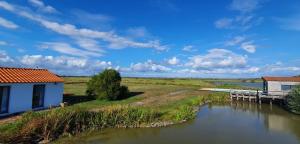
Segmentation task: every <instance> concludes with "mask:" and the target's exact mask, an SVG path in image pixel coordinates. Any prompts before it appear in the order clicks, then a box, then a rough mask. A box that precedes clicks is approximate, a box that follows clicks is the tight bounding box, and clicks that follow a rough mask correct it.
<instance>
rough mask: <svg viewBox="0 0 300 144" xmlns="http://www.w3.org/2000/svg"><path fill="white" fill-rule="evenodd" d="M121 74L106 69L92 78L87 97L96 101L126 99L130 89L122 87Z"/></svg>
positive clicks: (88, 85)
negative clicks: (91, 97)
mask: <svg viewBox="0 0 300 144" xmlns="http://www.w3.org/2000/svg"><path fill="white" fill-rule="evenodd" d="M121 80H122V78H121V76H120V73H119V72H118V71H116V70H113V69H106V70H104V71H103V72H102V73H99V74H97V75H95V76H93V77H92V79H91V80H90V81H89V82H88V84H87V91H86V93H87V95H89V96H93V97H95V98H96V99H106V100H117V99H122V98H126V97H127V95H128V88H127V87H125V86H121Z"/></svg>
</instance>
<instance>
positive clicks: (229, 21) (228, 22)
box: [215, 18, 233, 29]
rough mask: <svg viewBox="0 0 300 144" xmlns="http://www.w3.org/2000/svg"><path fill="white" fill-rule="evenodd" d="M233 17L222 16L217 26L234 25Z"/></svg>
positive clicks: (229, 26)
mask: <svg viewBox="0 0 300 144" xmlns="http://www.w3.org/2000/svg"><path fill="white" fill-rule="evenodd" d="M232 23H233V19H231V18H221V19H219V20H217V21H216V22H215V26H216V28H219V29H223V28H224V29H228V28H231V27H232Z"/></svg>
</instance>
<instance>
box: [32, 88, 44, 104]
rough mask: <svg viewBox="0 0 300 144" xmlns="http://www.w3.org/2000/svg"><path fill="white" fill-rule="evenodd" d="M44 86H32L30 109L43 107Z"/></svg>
mask: <svg viewBox="0 0 300 144" xmlns="http://www.w3.org/2000/svg"><path fill="white" fill-rule="evenodd" d="M44 96H45V85H34V86H33V96H32V108H39V107H43V106H44Z"/></svg>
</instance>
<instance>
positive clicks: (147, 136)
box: [61, 103, 300, 144]
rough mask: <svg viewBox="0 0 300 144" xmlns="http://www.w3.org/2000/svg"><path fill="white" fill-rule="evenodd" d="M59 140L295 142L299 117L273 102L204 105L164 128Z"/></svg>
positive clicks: (143, 143)
mask: <svg viewBox="0 0 300 144" xmlns="http://www.w3.org/2000/svg"><path fill="white" fill-rule="evenodd" d="M61 142H62V143H91V144H94V143H95V144H96V143H103V144H183V143H189V144H199V143H204V144H219V143H222V144H235V143H236V144H254V143H255V144H298V143H300V116H298V115H294V114H291V113H288V112H286V111H285V110H283V109H282V108H279V107H277V106H275V105H273V106H272V107H271V106H270V105H261V106H259V105H256V104H249V103H232V104H222V105H216V104H212V105H205V106H202V107H201V108H200V110H199V112H198V115H197V118H196V119H195V120H193V121H190V122H187V123H184V124H179V125H174V126H170V127H165V128H139V129H107V130H104V131H102V132H96V133H85V134H82V135H81V136H78V137H75V138H74V137H73V138H68V139H65V140H63V141H61Z"/></svg>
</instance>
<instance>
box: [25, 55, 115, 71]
mask: <svg viewBox="0 0 300 144" xmlns="http://www.w3.org/2000/svg"><path fill="white" fill-rule="evenodd" d="M20 63H21V64H22V65H23V66H25V67H33V68H35V67H39V68H46V69H50V70H52V71H54V72H56V73H58V74H62V75H91V74H95V73H97V72H100V71H102V70H103V69H106V68H112V63H111V62H107V61H98V60H95V61H91V60H89V59H86V58H75V57H66V56H57V57H54V56H43V55H25V56H23V57H21V58H20Z"/></svg>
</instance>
